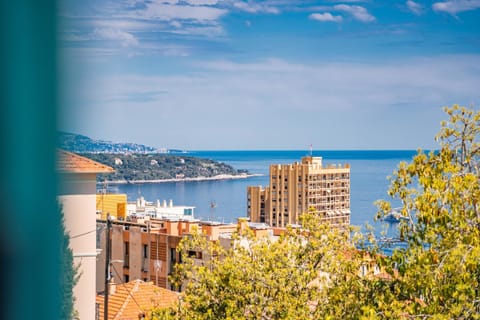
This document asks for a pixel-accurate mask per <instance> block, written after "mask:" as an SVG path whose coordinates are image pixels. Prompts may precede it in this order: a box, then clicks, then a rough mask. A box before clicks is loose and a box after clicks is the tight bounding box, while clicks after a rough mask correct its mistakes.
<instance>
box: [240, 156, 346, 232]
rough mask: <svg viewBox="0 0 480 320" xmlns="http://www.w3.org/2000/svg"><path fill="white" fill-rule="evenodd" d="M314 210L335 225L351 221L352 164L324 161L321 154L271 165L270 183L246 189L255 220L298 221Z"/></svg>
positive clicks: (272, 222)
mask: <svg viewBox="0 0 480 320" xmlns="http://www.w3.org/2000/svg"><path fill="white" fill-rule="evenodd" d="M308 210H315V212H316V213H317V214H318V215H320V216H321V218H322V220H323V221H325V222H326V223H329V224H331V225H332V226H335V227H346V226H348V225H349V224H350V166H349V165H348V164H347V165H345V166H343V167H342V166H341V165H328V166H323V165H322V158H321V157H312V156H309V157H304V158H302V162H301V163H299V162H295V163H293V164H281V165H280V164H278V165H271V166H270V185H269V186H267V187H265V188H263V187H261V186H258V187H254V186H250V187H248V189H247V211H248V212H247V213H248V216H249V217H250V220H251V221H252V222H264V223H267V224H269V225H271V226H272V227H285V226H286V225H288V224H298V223H299V217H300V215H301V214H302V213H305V212H307V211H308Z"/></svg>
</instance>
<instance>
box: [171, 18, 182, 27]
mask: <svg viewBox="0 0 480 320" xmlns="http://www.w3.org/2000/svg"><path fill="white" fill-rule="evenodd" d="M170 25H171V26H173V27H175V28H181V27H182V24H181V23H180V21H177V20H173V21H171V22H170Z"/></svg>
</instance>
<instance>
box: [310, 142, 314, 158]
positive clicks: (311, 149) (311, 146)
mask: <svg viewBox="0 0 480 320" xmlns="http://www.w3.org/2000/svg"><path fill="white" fill-rule="evenodd" d="M310 157H313V145H312V144H311V143H310Z"/></svg>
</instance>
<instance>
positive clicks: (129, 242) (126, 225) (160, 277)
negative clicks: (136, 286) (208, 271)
mask: <svg viewBox="0 0 480 320" xmlns="http://www.w3.org/2000/svg"><path fill="white" fill-rule="evenodd" d="M130 220H131V221H118V220H113V221H111V229H110V242H111V256H110V258H109V261H110V274H111V277H112V278H113V279H114V281H115V282H116V283H118V284H120V283H126V282H129V281H131V280H135V279H140V280H143V281H152V282H153V283H154V284H155V285H157V286H159V287H162V288H167V289H172V290H173V289H179V288H174V287H173V286H172V285H171V284H170V283H169V281H168V276H169V274H171V273H172V272H173V270H174V266H175V264H176V263H177V262H180V261H181V257H180V255H179V253H178V252H177V246H178V244H179V243H180V241H181V239H182V238H183V237H184V236H188V235H189V234H191V232H192V230H193V228H194V227H196V228H197V229H198V230H199V231H200V232H202V233H204V234H205V235H206V237H207V240H209V241H220V242H221V243H222V244H224V245H229V243H230V242H229V240H225V241H221V238H224V239H227V238H228V237H226V236H227V235H231V234H232V233H233V232H234V231H236V230H237V228H238V226H237V225H236V224H222V223H219V222H200V221H198V220H179V219H176V220H174V219H154V218H151V219H145V218H139V219H136V218H131V219H130ZM106 227H107V224H106V221H105V220H97V248H98V249H100V250H99V251H100V254H99V256H98V260H97V282H96V289H97V292H98V293H100V292H104V291H105V262H106V261H105V260H106V255H105V252H106V250H105V248H106ZM192 254H194V255H195V256H196V257H197V258H198V259H199V260H202V259H208V257H206V256H204V255H203V253H202V252H193V253H192Z"/></svg>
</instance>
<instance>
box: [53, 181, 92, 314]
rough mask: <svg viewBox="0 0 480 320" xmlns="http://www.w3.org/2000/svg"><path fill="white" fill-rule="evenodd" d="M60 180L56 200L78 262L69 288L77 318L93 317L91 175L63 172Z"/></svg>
mask: <svg viewBox="0 0 480 320" xmlns="http://www.w3.org/2000/svg"><path fill="white" fill-rule="evenodd" d="M92 177H93V179H92ZM63 184H64V185H63V186H62V192H61V193H62V194H63V195H61V196H59V197H58V200H59V202H60V204H61V205H62V207H63V213H64V216H65V228H66V230H67V232H68V233H69V235H70V247H71V248H72V251H73V256H74V263H75V265H80V268H79V274H80V279H79V281H78V283H77V285H76V286H75V288H74V290H73V294H74V296H75V304H74V307H75V310H77V311H78V312H79V315H80V319H81V320H84V319H85V320H89V319H95V294H96V291H95V275H96V195H95V192H96V185H95V175H94V174H93V175H92V174H75V175H67V177H66V179H64V180H63ZM75 193H77V194H75Z"/></svg>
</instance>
